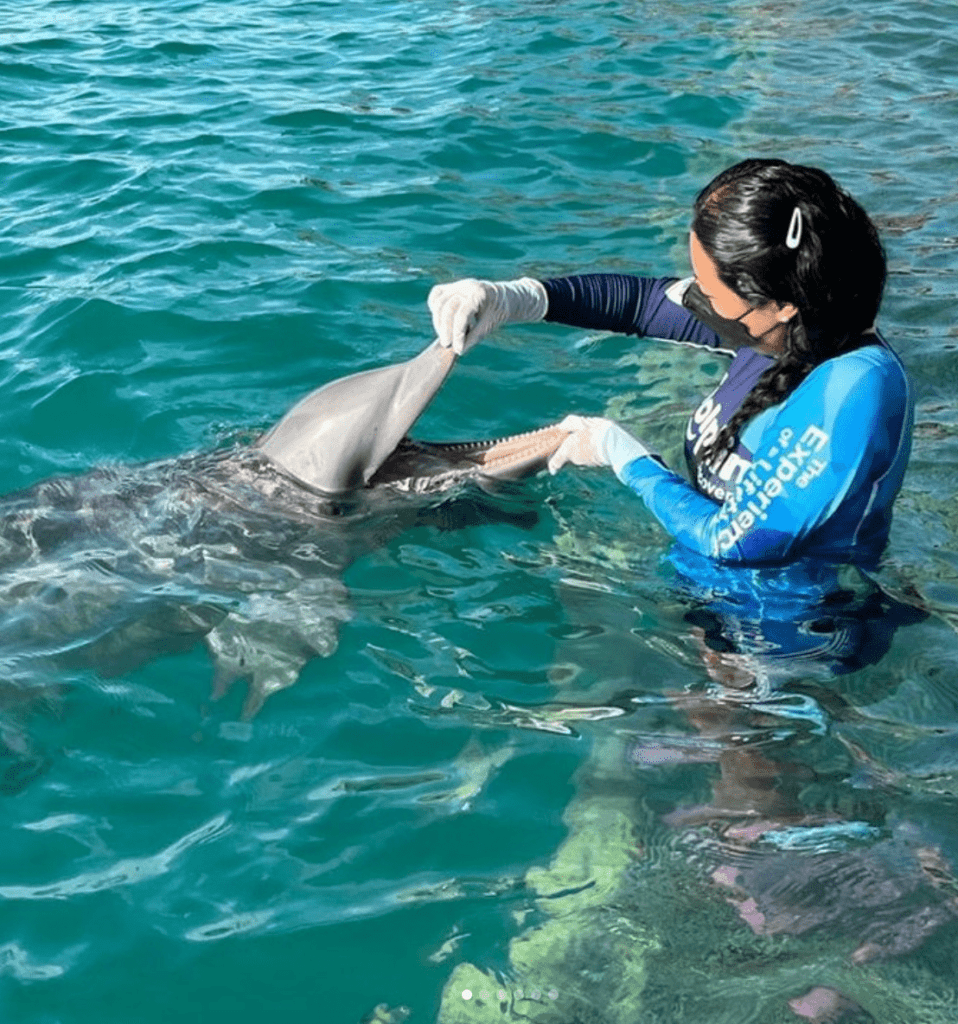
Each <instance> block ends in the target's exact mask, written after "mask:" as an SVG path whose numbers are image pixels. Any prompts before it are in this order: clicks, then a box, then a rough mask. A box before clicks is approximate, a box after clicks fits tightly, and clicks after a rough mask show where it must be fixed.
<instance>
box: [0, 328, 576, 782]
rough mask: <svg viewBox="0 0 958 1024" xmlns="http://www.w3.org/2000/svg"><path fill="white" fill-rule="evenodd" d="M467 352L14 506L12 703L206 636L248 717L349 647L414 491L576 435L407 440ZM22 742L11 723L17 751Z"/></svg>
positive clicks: (536, 456)
mask: <svg viewBox="0 0 958 1024" xmlns="http://www.w3.org/2000/svg"><path fill="white" fill-rule="evenodd" d="M454 362H455V356H454V355H453V354H452V353H451V352H450V351H448V350H446V349H443V348H441V347H440V345H439V344H438V343H437V342H433V343H432V344H431V345H429V346H427V348H426V349H425V350H424V351H422V352H421V353H420V354H419V355H417V356H416V357H414V358H413V359H410V360H408V361H407V362H403V363H400V364H397V365H393V366H386V367H382V368H379V369H374V370H369V371H366V372H364V373H358V374H354V375H352V376H349V377H345V378H342V379H339V380H334V381H332V382H331V383H329V384H326V385H325V386H324V387H321V388H319V389H318V390H316V391H314V392H313V393H311V394H309V395H307V396H306V397H305V398H304V399H303V400H302V401H300V402H299V403H298V404H297V405H296V406H294V407H293V409H291V410H290V412H289V413H287V415H286V416H284V417H283V418H282V419H281V420H280V421H279V422H278V423H277V424H276V425H275V426H274V427H273V428H272V429H271V430H269V431H268V432H267V433H266V434H265V435H264V436H263V437H262V438H261V439H260V440H259V441H258V442H257V443H255V444H254V445H253V446H252V447H248V446H247V447H236V448H232V449H227V450H217V451H212V452H204V453H200V454H196V455H188V456H183V457H180V458H174V459H166V460H162V461H159V462H153V463H146V464H142V465H133V466H110V467H103V468H99V469H94V470H92V471H90V472H89V473H86V474H84V475H79V476H64V477H55V478H52V479H49V480H44V481H41V482H40V483H37V484H34V485H33V486H31V487H29V488H27V489H26V490H23V491H19V492H17V493H14V494H10V495H7V496H6V497H4V498H2V499H0V663H2V664H4V666H5V676H4V679H5V683H4V684H3V685H6V686H7V687H9V688H10V689H11V697H10V701H7V700H6V698H5V697H4V693H2V692H0V711H2V710H3V709H4V708H5V707H8V705H10V704H14V705H15V704H16V702H17V699H16V694H17V693H19V694H21V695H24V696H23V699H24V700H26V696H25V695H26V694H29V693H32V692H34V691H36V690H37V689H38V686H37V683H38V680H39V681H40V688H42V686H43V685H45V684H44V683H43V680H46V679H49V678H50V676H49V671H50V668H51V666H52V667H53V668H54V669H55V671H56V675H57V678H60V679H71V678H75V674H76V673H80V676H79V678H82V677H83V673H84V672H86V671H88V670H89V669H91V668H92V669H93V670H95V671H96V672H97V673H98V674H99V675H116V674H118V673H124V672H127V671H129V670H130V669H132V668H134V667H135V666H137V665H139V664H142V663H143V662H145V661H147V660H150V659H152V658H153V657H156V656H157V655H160V654H164V653H171V652H175V651H182V650H186V649H188V648H189V647H191V646H193V645H194V644H195V643H196V641H197V640H198V639H200V638H202V639H203V641H204V642H205V644H206V646H207V648H208V649H209V651H210V654H211V655H212V657H213V660H214V664H215V670H216V671H215V678H214V695H221V694H223V693H225V692H226V691H227V690H228V689H229V687H230V686H231V684H232V683H233V682H234V681H235V680H239V679H245V680H247V681H248V687H249V688H248V696H247V699H246V702H245V705H244V708H243V715H244V717H247V718H248V717H250V716H252V715H253V714H255V712H256V711H257V710H258V709H259V707H260V706H261V705H262V703H263V701H264V700H265V699H266V697H267V696H269V694H270V693H272V692H274V691H276V690H279V689H283V688H284V687H287V686H290V685H292V684H293V683H294V682H295V681H296V679H297V678H298V676H299V673H300V670H301V669H302V667H303V666H304V665H305V664H306V662H307V661H308V660H310V659H311V658H313V657H316V656H328V655H330V654H332V653H333V652H334V651H335V649H336V646H337V634H338V625H339V623H341V622H344V621H347V620H348V619H349V618H350V617H351V611H350V608H349V602H348V595H347V593H346V588H345V587H344V585H343V584H342V582H341V580H340V575H341V573H342V571H343V570H344V569H345V568H346V567H347V566H348V565H349V564H350V563H351V562H352V561H354V560H355V559H356V558H357V557H359V556H361V555H362V554H364V553H365V552H366V551H368V550H370V547H371V546H372V545H376V544H379V543H384V542H385V541H386V540H388V538H389V537H391V536H393V535H394V534H395V533H396V532H397V531H399V530H402V529H404V528H405V527H406V526H407V525H409V524H411V523H413V522H416V521H421V513H422V512H423V511H425V512H427V513H428V512H429V509H428V508H424V502H423V501H422V500H419V501H418V502H417V501H414V500H411V499H410V497H409V495H416V494H426V495H429V494H432V493H435V492H441V491H445V490H447V489H448V488H450V487H452V486H454V485H456V484H457V483H458V482H460V481H465V480H469V479H475V480H477V481H479V482H480V483H481V482H482V481H484V480H487V479H493V480H495V479H515V478H519V477H522V476H527V475H529V474H530V473H534V472H537V471H538V470H540V469H542V468H543V467H544V466H545V463H546V460H547V459H548V457H549V456H550V455H551V454H552V452H554V451H555V449H556V448H557V447H558V445H559V444H560V443H561V441H562V440H563V438H564V437H565V436H566V434H565V432H564V431H561V430H560V429H558V428H557V427H546V428H544V429H542V430H538V431H533V432H531V433H529V434H521V435H517V436H515V437H509V438H503V439H499V440H495V441H481V442H456V443H449V444H443V443H431V442H425V441H416V440H413V439H411V438H409V436H408V431H409V429H410V428H411V427H412V425H413V424H414V423H415V421H416V419H417V418H418V416H419V415H420V413H421V412H422V411H423V410H424V409H425V408H426V406H427V405H428V404H429V402H430V400H431V399H432V397H433V396H434V395H435V393H436V391H438V389H439V388H440V386H441V385H442V383H443V381H444V380H445V379H446V377H447V375H448V373H449V371H450V369H451V368H452V366H453V364H454ZM390 494H392V495H393V497H389V495H390ZM378 496H382V498H385V499H387V500H380V497H378ZM484 500H485V499H484ZM488 500H491V499H488ZM428 501H429V499H426V504H428ZM433 507H435V502H434V501H433ZM444 516H445V519H444V521H445V523H446V524H448V523H450V522H452V523H453V524H454V523H455V522H456V517H455V515H453V516H452V517H451V519H450V517H449V516H448V515H446V514H445V513H444ZM0 689H2V686H0ZM7 717H8V716H7ZM16 735H17V730H16V729H14V728H12V727H8V726H7V725H5V724H4V720H3V716H0V741H2V740H4V739H6V742H7V747H8V749H12V748H13V747H14V746H16V744H17V743H19V742H20V740H17V739H16ZM0 748H2V743H0ZM0 753H2V749H0ZM24 756H25V755H24ZM2 789H3V783H2V780H0V790H2Z"/></svg>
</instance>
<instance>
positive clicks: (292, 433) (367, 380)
mask: <svg viewBox="0 0 958 1024" xmlns="http://www.w3.org/2000/svg"><path fill="white" fill-rule="evenodd" d="M455 360H456V356H455V354H454V353H453V351H452V349H449V348H443V347H442V346H441V345H440V344H439V342H438V341H434V342H433V343H432V344H431V345H429V346H427V347H426V348H425V349H423V351H422V352H420V353H419V355H418V356H416V357H415V358H413V359H410V360H409V361H408V362H405V363H397V364H395V365H393V366H382V367H379V368H377V369H374V370H366V371H364V372H363V373H356V374H353V375H352V376H349V377H342V378H340V379H339V380H334V381H332V382H331V383H329V384H326V385H325V386H324V387H321V388H318V389H317V390H316V391H313V392H312V393H311V394H309V395H307V396H306V397H305V398H304V399H302V401H300V402H299V403H298V404H297V405H295V406H294V407H293V408H292V409H291V410H290V411H289V412H288V413H287V414H286V415H285V416H284V417H283V418H282V419H281V420H280V421H279V423H277V424H276V426H274V427H273V428H272V430H270V431H268V433H266V434H265V435H264V436H263V437H262V438H261V439H260V440H259V441H258V442H257V445H256V447H257V448H258V449H259V450H260V451H262V452H264V453H265V454H266V455H267V456H269V458H270V459H271V460H272V461H273V462H275V463H276V464H277V465H278V466H281V467H282V468H283V469H285V470H286V471H287V472H288V473H290V474H291V475H292V476H294V477H296V478H297V479H298V480H302V481H304V482H305V483H307V484H309V485H310V486H311V487H315V488H317V489H318V490H320V491H323V492H325V493H327V494H338V493H341V492H343V491H351V490H355V489H356V488H358V487H363V486H366V485H368V484H370V483H373V484H376V483H387V482H388V483H397V482H399V481H400V480H402V479H406V480H410V481H412V480H418V481H420V483H419V485H416V484H414V485H413V489H417V490H418V489H431V488H433V487H434V486H435V485H436V484H437V483H438V482H439V481H448V480H449V479H450V478H452V477H462V476H465V475H473V476H490V477H496V478H499V479H502V478H507V477H508V478H512V479H515V478H518V477H520V476H527V475H529V474H531V473H535V472H537V471H539V470H540V469H542V468H544V466H545V462H546V460H547V459H548V458H549V456H550V455H552V454H553V452H554V451H555V450H556V448H558V446H559V444H561V442H562V440H563V438H564V437H565V436H566V435H565V432H564V431H561V430H559V428H558V427H546V428H544V429H543V430H538V431H533V432H531V433H529V434H521V435H517V436H514V437H510V438H500V439H498V440H495V441H480V442H466V443H456V444H422V443H420V444H418V445H417V444H415V443H413V442H409V440H408V439H407V437H406V435H407V433H408V431H409V430H410V429H411V428H412V426H413V424H414V423H415V422H416V420H417V419H418V418H419V416H420V414H421V413H422V411H423V410H424V409H425V408H426V406H427V405H429V403H430V402H431V401H432V398H433V396H434V395H435V394H436V392H437V391H438V390H439V388H440V387H442V384H443V382H444V381H445V379H446V377H447V376H448V375H449V371H450V370H451V369H452V366H453V364H454V363H455ZM400 467H401V468H400ZM404 473H405V474H406V476H405V477H403V474H404Z"/></svg>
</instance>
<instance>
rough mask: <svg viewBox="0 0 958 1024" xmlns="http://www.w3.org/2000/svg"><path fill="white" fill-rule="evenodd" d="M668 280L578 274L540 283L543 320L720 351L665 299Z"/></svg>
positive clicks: (714, 339) (704, 330)
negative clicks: (543, 292)
mask: <svg viewBox="0 0 958 1024" xmlns="http://www.w3.org/2000/svg"><path fill="white" fill-rule="evenodd" d="M676 283H677V282H676V280H675V278H670V277H632V276H630V275H628V274H583V275H580V276H577V277H558V278H553V279H552V280H548V281H543V282H542V284H543V285H544V286H545V290H546V294H547V295H548V297H549V310H548V312H547V313H546V315H545V319H546V320H549V321H551V322H553V323H559V324H568V325H569V326H570V327H584V328H586V329H587V330H597V331H614V332H616V333H617V334H637V335H639V336H640V337H644V338H665V339H667V340H669V341H680V342H685V343H686V344H690V345H702V346H704V347H706V348H721V347H723V346H722V341H721V339H720V338H719V337H718V335H717V334H716V333H715V332H714V331H712V330H711V329H710V328H708V327H706V326H705V324H703V323H700V322H699V321H698V320H696V319H695V317H694V316H693V315H692V314H691V313H690V312H689V311H688V310H687V309H685V307H684V306H682V305H681V304H680V303H679V302H678V301H675V300H674V299H672V298H670V296H669V290H670V286H671V285H674V284H676Z"/></svg>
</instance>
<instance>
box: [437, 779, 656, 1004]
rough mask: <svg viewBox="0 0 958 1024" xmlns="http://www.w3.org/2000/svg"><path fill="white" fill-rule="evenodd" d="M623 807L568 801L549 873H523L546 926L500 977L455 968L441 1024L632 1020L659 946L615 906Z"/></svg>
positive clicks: (625, 860)
mask: <svg viewBox="0 0 958 1024" xmlns="http://www.w3.org/2000/svg"><path fill="white" fill-rule="evenodd" d="M630 806H631V804H630V802H629V801H627V800H625V799H622V798H619V797H609V796H597V795H591V796H589V797H587V798H586V797H579V798H578V799H576V800H575V801H573V802H572V804H570V806H569V808H568V809H567V811H566V815H565V820H566V823H567V824H568V826H569V836H568V838H567V839H566V841H565V842H564V843H563V844H562V846H561V847H560V848H559V849H558V850H557V851H556V854H555V857H554V858H553V860H552V863H551V864H550V865H549V866H548V867H546V868H543V867H534V868H532V869H530V871H529V872H528V873H527V875H526V884H527V885H528V887H529V888H530V889H531V890H532V891H533V892H535V893H536V895H537V901H536V903H537V910H538V911H539V912H540V913H541V914H542V915H543V916H544V920H543V921H542V923H541V924H539V925H537V926H536V927H534V928H531V929H529V930H528V931H526V932H524V933H523V934H522V935H519V936H517V937H516V938H515V939H513V940H512V942H511V943H510V945H509V963H510V972H509V977H508V979H507V978H497V977H496V976H495V975H493V974H492V973H487V972H483V971H481V970H480V969H479V968H478V967H475V966H474V965H472V964H460V965H459V966H458V967H457V968H456V970H455V971H454V972H453V974H452V976H451V977H450V979H449V981H448V983H447V984H446V987H445V990H444V992H443V997H442V1004H441V1007H440V1011H439V1022H440V1024H493V1022H503V1021H519V1020H522V1021H532V1022H534V1024H568V1022H569V1021H572V1020H574V1021H577V1022H582V1024H587V1022H590V1021H595V1022H597V1024H598V1022H599V1021H603V1022H606V1024H618V1022H621V1024H630V1022H632V1021H634V1020H636V1018H637V1015H638V1013H639V1011H640V1008H641V1000H642V993H643V990H644V989H645V984H646V960H647V955H648V954H649V952H651V951H652V950H655V949H658V948H659V946H658V942H657V941H656V940H655V938H654V937H653V936H652V935H651V933H649V932H648V931H647V930H645V929H644V928H643V927H642V926H641V925H639V924H638V923H637V922H636V921H635V920H633V919H632V917H631V916H630V915H628V914H626V913H625V912H623V910H622V909H621V908H620V907H619V906H618V905H617V894H618V892H619V890H620V888H621V887H622V885H623V882H624V879H625V877H626V873H627V871H628V869H629V867H630V866H631V865H632V864H633V863H634V860H635V840H634V838H633V827H632V824H631V820H630V818H629V814H628V809H629V807H630Z"/></svg>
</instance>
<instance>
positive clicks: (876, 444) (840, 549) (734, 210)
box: [429, 160, 913, 566]
mask: <svg viewBox="0 0 958 1024" xmlns="http://www.w3.org/2000/svg"><path fill="white" fill-rule="evenodd" d="M689 252H690V257H691V263H692V271H693V276H692V277H690V278H687V279H686V280H684V281H677V280H675V279H672V278H641V277H631V276H626V275H620V274H588V275H584V276H576V277H564V278H557V279H553V280H547V281H536V280H533V279H531V278H522V279H520V280H517V281H503V282H491V281H477V280H474V279H471V278H470V279H466V280H462V281H457V282H454V283H452V284H446V285H439V286H437V287H435V288H433V290H432V292H431V293H430V296H429V307H430V310H431V311H432V315H433V322H434V324H435V328H436V333H437V335H438V337H439V340H440V341H441V343H442V344H443V345H446V346H451V347H452V348H453V349H454V350H456V351H457V352H460V353H461V352H464V351H465V350H466V349H468V348H469V347H471V346H472V345H473V344H475V343H476V342H477V341H478V340H479V339H480V338H482V337H484V336H485V335H487V334H489V333H490V332H491V331H493V330H495V329H496V328H497V327H499V326H500V325H502V324H505V323H515V322H523V321H526V322H528V321H534V320H541V319H545V320H548V321H553V322H557V323H564V324H569V325H571V326H575V327H582V328H587V329H590V330H596V329H598V330H607V331H618V332H624V333H627V334H636V335H641V336H648V337H655V338H665V339H670V340H672V341H677V342H683V343H686V344H692V345H700V346H704V347H707V348H710V349H712V350H716V349H717V350H721V351H723V352H725V353H726V354H727V355H728V356H729V357H730V358H731V363H730V365H729V368H728V372H727V373H726V375H725V376H724V378H723V379H722V381H721V383H720V384H719V385H718V387H717V388H716V389H715V391H713V392H712V394H710V395H709V396H708V397H706V398H705V399H704V400H703V401H702V403H701V404H700V405H699V407H698V409H696V410H695V412H694V413H693V414H692V417H691V419H690V420H689V425H688V430H687V431H686V440H685V455H686V460H687V462H688V468H689V474H690V479H691V483H690V482H689V481H688V480H686V479H684V478H683V477H681V476H679V475H678V474H676V473H674V472H673V471H671V470H670V469H669V468H668V467H667V466H665V464H664V463H663V462H662V461H661V460H660V459H659V458H658V457H657V456H656V455H655V454H654V453H652V452H650V451H649V450H648V449H647V448H646V447H645V446H644V445H643V444H642V443H641V441H639V440H638V439H636V438H635V437H633V436H632V435H631V434H629V433H628V432H627V431H625V430H624V429H623V428H622V427H620V426H618V425H617V424H616V423H613V422H612V421H611V420H607V419H602V418H595V417H581V416H569V417H567V418H566V419H565V420H564V421H563V426H564V427H566V428H567V429H568V430H569V437H568V438H567V439H566V441H565V442H564V443H563V445H562V446H561V448H560V449H559V450H558V451H557V452H556V454H555V455H554V456H553V458H552V460H551V461H550V465H549V468H550V470H551V471H552V472H556V471H557V470H558V469H559V467H560V466H562V465H564V464H565V463H566V462H571V463H573V464H575V465H580V466H583V465H589V466H602V465H605V466H610V467H611V468H612V470H613V471H614V472H615V473H616V475H617V476H618V478H619V479H620V480H621V481H622V482H623V483H624V484H626V486H628V487H630V488H631V489H632V490H633V491H635V492H636V494H638V495H639V496H640V497H641V498H642V499H643V500H644V501H645V503H646V504H647V505H648V507H649V509H650V510H651V511H652V513H653V514H654V515H655V516H656V518H657V519H658V520H659V522H661V523H662V525H663V526H664V527H665V528H666V530H668V531H669V532H670V533H671V534H672V535H673V536H675V537H676V538H677V539H678V540H679V541H681V542H682V543H683V544H684V545H685V546H686V547H688V548H691V549H692V550H693V551H696V552H698V553H700V554H703V555H707V556H709V557H711V558H714V559H717V560H719V561H721V562H727V563H739V564H743V565H746V564H761V563H779V564H781V563H784V562H790V561H793V560H795V559H798V558H801V557H803V556H814V557H817V558H823V559H826V560H827V561H829V562H853V563H857V564H859V565H863V566H868V565H871V564H874V562H875V561H876V560H877V558H878V556H879V555H880V554H881V551H882V549H883V547H884V545H885V542H886V540H887V538H888V531H889V528H890V525H891V510H892V503H893V502H894V499H895V496H896V494H897V493H898V490H899V488H900V487H901V483H902V478H903V475H904V472H905V466H906V464H907V461H908V455H909V451H910V447H911V429H912V415H913V414H912V403H911V397H910V393H909V386H908V379H907V376H906V374H905V371H904V369H903V367H902V365H901V363H900V362H899V360H898V358H897V356H896V355H895V354H894V352H892V350H891V349H890V348H889V347H888V345H887V344H886V342H885V341H884V339H883V338H882V337H881V336H880V335H879V334H878V333H877V331H876V330H875V327H874V322H875V317H876V315H877V313H878V307H879V305H880V303H881V297H882V291H883V289H884V284H885V256H884V252H883V250H882V247H881V243H880V241H879V239H878V234H877V231H876V230H875V227H874V225H873V224H872V222H871V221H870V220H869V218H868V216H867V214H866V213H865V211H864V210H863V209H862V208H861V206H859V204H858V203H857V202H855V200H854V199H852V198H851V196H849V195H848V194H847V193H846V192H845V191H843V190H842V189H841V188H839V186H838V185H836V183H835V182H834V181H833V180H832V179H831V178H830V177H829V176H828V175H827V174H825V173H824V172H823V171H820V170H817V169H815V168H811V167H803V166H799V165H794V164H788V163H786V162H785V161H782V160H745V161H743V162H742V163H739V164H736V165H735V166H734V167H730V168H729V169H728V170H726V171H723V172H722V173H721V174H719V175H718V177H716V178H715V179H714V180H713V181H711V182H710V183H709V184H708V185H707V186H706V187H705V189H703V191H702V192H701V193H700V194H699V196H698V198H697V199H696V202H695V207H694V212H693V218H692V230H691V234H690V237H689Z"/></svg>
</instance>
